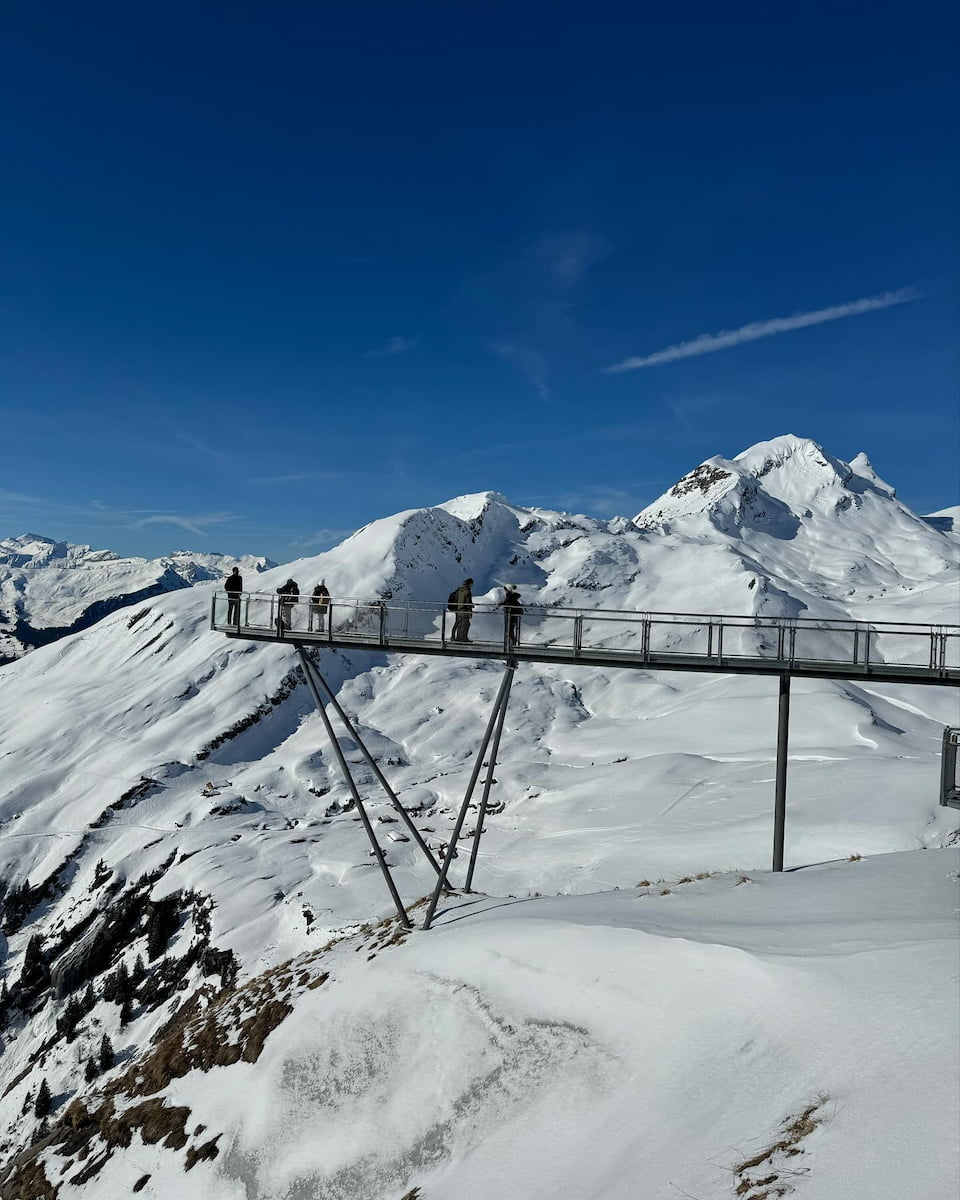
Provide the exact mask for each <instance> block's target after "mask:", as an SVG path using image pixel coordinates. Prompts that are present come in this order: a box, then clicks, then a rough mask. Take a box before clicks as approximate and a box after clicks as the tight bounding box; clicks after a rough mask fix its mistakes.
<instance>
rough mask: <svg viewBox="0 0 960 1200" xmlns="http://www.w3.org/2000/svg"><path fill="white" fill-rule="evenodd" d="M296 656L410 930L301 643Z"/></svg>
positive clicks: (390, 888) (377, 856) (377, 855)
mask: <svg viewBox="0 0 960 1200" xmlns="http://www.w3.org/2000/svg"><path fill="white" fill-rule="evenodd" d="M297 654H299V656H300V663H301V665H302V666H303V673H304V675H305V676H306V679H307V687H308V688H309V689H310V694H311V695H312V696H313V702H314V704H316V706H317V711H318V712H319V713H320V719H321V720H322V721H323V724H324V728H325V729H326V731H327V737H328V738H329V739H330V745H331V747H332V748H333V752H334V754H335V755H336V758H337V762H338V763H339V764H340V770H341V772H342V774H343V778H344V780H345V781H346V784H347V787H348V788H349V789H350V794H351V795H352V796H353V802H354V804H355V805H356V806H357V812H358V813H359V814H360V820H361V821H362V822H363V828H364V829H365V830H366V834H367V837H368V838H369V839H370V845H371V847H372V848H373V853H374V856H375V857H376V860H377V865H378V866H379V867H380V873H381V874H382V875H383V879H384V882H385V883H386V885H387V888H388V889H389V892H390V896H391V898H392V900H393V903H394V905H395V907H396V910H397V916H398V917H399V918H400V923H401V925H403V926H404V927H405V928H406V929H412V928H413V926H412V925H411V923H410V918H409V917H408V916H407V910H406V909H405V908H404V907H403V902H402V901H401V899H400V895H399V893H398V892H397V889H396V885H395V884H394V882H393V876H392V875H391V874H390V868H389V867H388V866H387V860H386V859H385V858H384V857H383V851H382V850H381V849H380V843H379V842H378V841H377V838H376V834H375V833H374V832H373V826H372V825H371V824H370V818H369V817H368V816H367V810H366V809H365V808H364V807H363V801H362V800H361V798H360V793H359V791H358V790H357V785H356V783H355V781H354V778H353V776H352V775H351V774H350V768H349V766H348V765H347V760H346V759H345V758H344V757H343V751H342V750H341V749H340V743H339V742H338V741H337V735H336V733H335V731H334V728H333V726H332V725H331V723H330V718H329V717H328V716H327V710H326V707H325V706H324V703H323V701H322V700H321V698H320V693H319V692H318V691H317V685H316V683H315V682H314V678H313V675H312V673H311V672H310V669H309V668H310V660H309V659H308V658H307V654H306V651H305V650H304V648H303V645H302V644H301V643H297Z"/></svg>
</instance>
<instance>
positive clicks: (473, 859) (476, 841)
mask: <svg viewBox="0 0 960 1200" xmlns="http://www.w3.org/2000/svg"><path fill="white" fill-rule="evenodd" d="M515 669H516V664H514V665H513V666H512V667H511V666H510V665H509V664H508V666H507V673H506V676H505V680H504V681H505V683H506V690H505V691H504V693H503V701H502V702H501V704H500V712H499V714H498V715H497V725H496V728H495V729H494V731H493V742H492V743H491V745H490V753H489V754H488V755H487V777H486V779H485V780H484V781H483V791H482V792H481V794H480V809H479V811H478V813H477V830H476V833H474V835H473V845H472V846H471V847H470V865H469V867H468V868H467V881H466V883H465V884H464V885H463V890H464V891H465V892H469V891H472V890H473V871H474V868H475V867H476V865H477V852H478V851H479V849H480V835H481V834H482V833H483V821H484V817H486V815H487V802H488V800H489V799H490V788H491V787H492V786H493V772H494V770H495V769H496V766H497V755H498V754H499V753H500V738H501V736H502V735H503V722H504V719H505V718H506V715H507V705H508V704H509V702H510V687H511V685H512V683H513V674H514V671H515Z"/></svg>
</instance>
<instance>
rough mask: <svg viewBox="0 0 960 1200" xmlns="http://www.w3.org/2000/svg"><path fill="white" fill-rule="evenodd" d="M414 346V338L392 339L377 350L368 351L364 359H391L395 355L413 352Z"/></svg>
mask: <svg viewBox="0 0 960 1200" xmlns="http://www.w3.org/2000/svg"><path fill="white" fill-rule="evenodd" d="M416 346H417V339H416V338H409V337H392V338H389V339H388V340H387V341H386V342H384V344H383V345H382V346H381V347H380V348H379V349H378V350H368V351H367V353H366V357H367V358H393V356H394V355H395V354H406V352H407V351H408V350H415V349H416Z"/></svg>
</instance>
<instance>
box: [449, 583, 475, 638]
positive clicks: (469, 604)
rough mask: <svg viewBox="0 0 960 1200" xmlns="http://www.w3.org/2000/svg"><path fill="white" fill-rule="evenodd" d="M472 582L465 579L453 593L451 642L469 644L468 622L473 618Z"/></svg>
mask: <svg viewBox="0 0 960 1200" xmlns="http://www.w3.org/2000/svg"><path fill="white" fill-rule="evenodd" d="M472 588H473V580H472V579H465V580H464V581H463V583H461V584H460V586H459V587H458V588H457V590H456V592H455V593H454V602H453V603H454V612H455V613H456V618H455V620H454V622H453V633H452V634H451V635H450V639H451V641H454V642H469V641H470V638H469V637H468V636H467V635H468V634H469V632H470V621H471V620H472V618H473V592H472V590H471V589H472Z"/></svg>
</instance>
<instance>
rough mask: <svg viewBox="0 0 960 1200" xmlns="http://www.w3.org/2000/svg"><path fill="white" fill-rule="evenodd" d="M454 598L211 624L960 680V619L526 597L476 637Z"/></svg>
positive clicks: (305, 637) (306, 603) (485, 621)
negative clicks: (630, 605)
mask: <svg viewBox="0 0 960 1200" xmlns="http://www.w3.org/2000/svg"><path fill="white" fill-rule="evenodd" d="M456 621H457V614H456V613H454V612H450V611H448V607H447V605H446V604H445V603H442V602H435V603H427V602H421V601H397V600H369V599H357V598H349V597H333V598H331V599H330V601H329V603H328V604H326V605H324V606H318V605H316V604H312V603H311V602H310V598H309V597H299V598H296V599H291V598H287V597H283V596H279V595H277V594H276V593H269V594H268V593H259V592H244V593H241V594H240V595H239V596H236V597H233V598H231V597H228V596H227V594H226V593H224V592H216V593H214V595H213V598H212V602H211V626H212V628H214V629H216V630H219V631H220V632H223V633H232V634H234V635H239V636H244V637H252V638H259V639H264V640H280V641H289V642H310V643H320V644H323V643H325V642H326V643H329V644H332V645H342V646H348V645H356V646H366V647H370V648H374V647H378V648H382V649H391V650H395V651H401V650H410V651H415V650H421V651H424V652H428V653H438V652H449V653H452V654H457V653H463V654H475V655H481V656H482V655H487V656H490V655H493V654H498V655H503V654H509V655H515V656H517V657H519V658H533V659H542V660H549V659H551V658H559V659H561V660H563V661H583V662H610V663H617V662H622V663H623V665H632V666H637V665H639V666H643V665H650V666H655V665H659V666H664V667H667V666H671V665H680V664H685V665H688V666H692V667H696V666H697V664H700V666H701V668H702V669H710V670H714V671H722V670H723V669H724V668H725V667H739V668H740V669H746V668H748V667H749V666H750V665H751V664H754V665H756V666H757V667H758V668H765V669H766V670H770V669H781V670H788V671H796V672H803V671H809V672H810V673H818V672H817V668H818V667H819V668H821V670H822V671H824V672H829V673H830V674H836V673H837V672H838V671H839V670H840V669H841V668H842V669H843V670H845V671H846V672H848V673H849V674H850V675H851V676H856V675H875V674H886V675H896V676H897V677H901V676H903V677H914V678H916V677H923V678H924V679H925V680H929V681H932V682H949V683H953V682H960V627H958V626H953V625H921V624H913V623H910V622H879V621H874V622H863V621H854V620H817V619H815V618H805V617H776V616H758V615H754V616H727V615H718V614H699V613H665V612H620V611H617V610H612V609H599V608H597V609H570V608H561V607H542V606H539V605H527V606H524V608H523V609H522V611H521V613H520V614H519V616H518V619H516V620H515V621H511V614H510V612H509V611H507V612H505V611H504V609H502V608H501V607H499V606H498V605H494V604H483V603H479V604H476V605H475V606H474V609H473V612H472V614H470V621H469V627H468V629H467V640H466V641H464V640H460V639H458V638H457V637H455V634H457V633H460V632H462V630H458V629H457V628H456V626H455V622H456Z"/></svg>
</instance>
